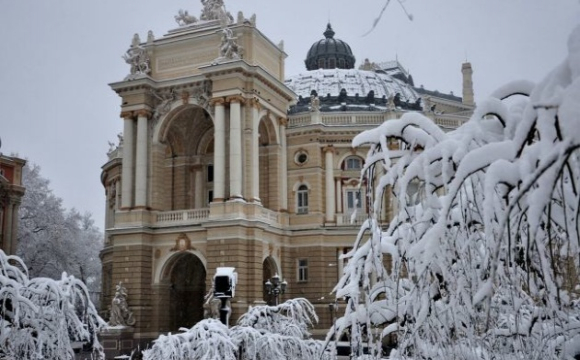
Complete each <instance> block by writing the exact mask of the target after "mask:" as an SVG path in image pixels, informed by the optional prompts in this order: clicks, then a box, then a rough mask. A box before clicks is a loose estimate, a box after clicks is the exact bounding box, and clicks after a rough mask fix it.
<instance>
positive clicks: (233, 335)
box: [143, 298, 326, 360]
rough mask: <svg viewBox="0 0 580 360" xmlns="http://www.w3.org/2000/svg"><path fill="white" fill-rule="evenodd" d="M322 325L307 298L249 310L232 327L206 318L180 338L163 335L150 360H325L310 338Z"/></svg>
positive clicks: (321, 349) (147, 359)
mask: <svg viewBox="0 0 580 360" xmlns="http://www.w3.org/2000/svg"><path fill="white" fill-rule="evenodd" d="M316 321H318V317H317V316H316V313H315V311H314V306H312V304H311V303H310V302H308V300H306V299H302V298H300V299H291V300H288V301H286V302H284V303H282V304H280V305H277V306H267V305H264V306H255V307H250V309H249V310H248V312H247V313H246V314H244V315H242V316H241V317H240V319H239V320H238V324H237V325H236V326H233V327H232V328H229V329H228V328H227V327H226V326H225V325H223V324H222V323H221V322H219V321H217V320H214V319H206V320H202V321H200V322H199V323H197V324H196V325H194V326H193V327H192V328H191V329H180V330H181V331H182V332H181V333H179V334H168V335H161V336H160V337H159V338H158V339H157V340H155V343H154V344H153V346H152V348H151V349H149V350H146V351H144V352H143V358H144V359H145V360H154V359H168V360H185V359H208V360H211V359H216V360H217V359H247V360H250V359H253V360H254V359H255V360H268V359H305V360H310V359H311V360H315V359H316V360H318V359H321V358H322V359H324V358H325V357H321V356H326V354H325V353H324V347H323V345H324V344H323V343H322V342H320V341H314V340H310V339H309V337H310V334H309V333H308V328H309V327H310V326H311V325H312V324H313V322H316Z"/></svg>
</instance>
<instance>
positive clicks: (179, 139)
mask: <svg viewBox="0 0 580 360" xmlns="http://www.w3.org/2000/svg"><path fill="white" fill-rule="evenodd" d="M213 140H214V126H213V120H212V119H211V115H210V114H209V113H208V112H207V111H206V110H205V109H203V108H202V107H199V106H195V105H186V106H183V107H180V108H178V109H176V110H175V111H174V112H172V113H170V114H169V115H168V118H167V120H165V121H164V123H163V125H162V126H161V128H160V130H159V141H160V143H161V146H162V150H163V153H162V154H161V155H160V156H161V159H160V162H159V166H158V167H157V169H156V171H157V172H158V173H159V176H157V177H156V178H157V179H159V192H162V193H163V194H166V195H164V196H163V197H162V199H161V200H160V201H161V203H160V207H161V208H162V209H163V210H184V209H198V208H205V207H207V206H208V204H209V202H211V200H212V198H213V152H214V150H213Z"/></svg>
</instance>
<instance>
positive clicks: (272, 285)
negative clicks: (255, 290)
mask: <svg viewBox="0 0 580 360" xmlns="http://www.w3.org/2000/svg"><path fill="white" fill-rule="evenodd" d="M264 285H265V286H266V293H268V295H274V305H278V299H279V297H280V294H284V293H285V292H286V287H287V286H288V283H287V282H286V280H283V281H282V282H280V276H279V275H278V274H276V275H274V276H272V278H271V279H269V280H267V281H266V284H264Z"/></svg>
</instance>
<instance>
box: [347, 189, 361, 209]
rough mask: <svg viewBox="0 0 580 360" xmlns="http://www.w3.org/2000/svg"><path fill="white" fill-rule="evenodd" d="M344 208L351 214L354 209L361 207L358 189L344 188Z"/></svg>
mask: <svg viewBox="0 0 580 360" xmlns="http://www.w3.org/2000/svg"><path fill="white" fill-rule="evenodd" d="M344 208H345V209H346V213H347V214H352V213H353V212H354V211H355V210H360V209H362V198H361V190H360V189H346V190H345V193H344Z"/></svg>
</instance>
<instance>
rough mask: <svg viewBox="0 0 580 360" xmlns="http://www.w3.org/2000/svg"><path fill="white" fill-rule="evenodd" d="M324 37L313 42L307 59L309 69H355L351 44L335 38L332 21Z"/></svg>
mask: <svg viewBox="0 0 580 360" xmlns="http://www.w3.org/2000/svg"><path fill="white" fill-rule="evenodd" d="M324 37H325V38H324V39H322V40H319V41H317V42H315V43H314V44H312V46H311V47H310V50H309V51H308V55H307V56H306V60H304V63H305V64H306V69H307V70H318V69H354V63H355V60H356V59H355V57H354V55H353V54H352V50H351V49H350V46H349V45H348V44H347V43H346V42H344V41H342V40H340V39H335V38H334V30H332V26H331V25H330V23H329V24H328V25H327V26H326V31H325V32H324Z"/></svg>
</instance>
